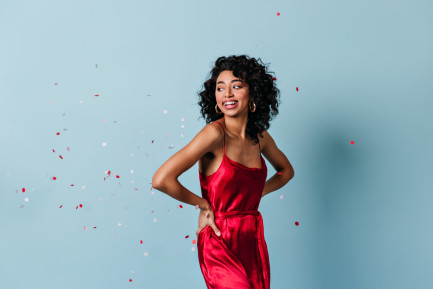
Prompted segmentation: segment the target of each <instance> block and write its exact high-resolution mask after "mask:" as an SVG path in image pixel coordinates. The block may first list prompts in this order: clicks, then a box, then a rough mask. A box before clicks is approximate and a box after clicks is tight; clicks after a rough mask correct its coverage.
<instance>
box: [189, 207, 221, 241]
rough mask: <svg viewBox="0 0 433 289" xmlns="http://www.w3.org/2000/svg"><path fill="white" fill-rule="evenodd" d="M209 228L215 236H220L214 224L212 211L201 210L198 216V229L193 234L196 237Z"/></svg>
mask: <svg viewBox="0 0 433 289" xmlns="http://www.w3.org/2000/svg"><path fill="white" fill-rule="evenodd" d="M206 226H211V227H212V229H213V230H214V232H215V234H216V235H217V236H221V232H220V230H219V229H218V227H217V226H216V224H215V217H214V214H213V211H212V209H211V208H210V207H209V209H201V210H200V214H199V215H198V229H197V231H196V232H195V234H196V235H197V237H198V235H199V234H200V232H201V231H202V230H203V229H204V228H205V227H206Z"/></svg>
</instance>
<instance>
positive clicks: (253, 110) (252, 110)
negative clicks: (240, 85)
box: [250, 101, 256, 112]
mask: <svg viewBox="0 0 433 289" xmlns="http://www.w3.org/2000/svg"><path fill="white" fill-rule="evenodd" d="M251 103H252V104H253V105H254V109H252V108H251ZM250 111H251V112H255V111H256V104H255V103H254V101H251V102H250Z"/></svg>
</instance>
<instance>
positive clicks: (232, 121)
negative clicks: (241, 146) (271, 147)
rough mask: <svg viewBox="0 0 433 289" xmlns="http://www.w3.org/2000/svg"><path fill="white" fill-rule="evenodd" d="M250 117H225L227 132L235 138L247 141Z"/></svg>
mask: <svg viewBox="0 0 433 289" xmlns="http://www.w3.org/2000/svg"><path fill="white" fill-rule="evenodd" d="M247 120H248V115H245V116H238V117H230V116H224V125H225V127H226V130H227V131H228V132H229V133H230V134H231V135H233V136H235V137H238V138H240V139H242V140H246V134H245V129H246V127H247Z"/></svg>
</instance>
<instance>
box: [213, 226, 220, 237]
mask: <svg viewBox="0 0 433 289" xmlns="http://www.w3.org/2000/svg"><path fill="white" fill-rule="evenodd" d="M212 228H213V230H214V232H215V234H216V235H217V236H221V232H220V230H219V229H218V227H217V226H216V225H212Z"/></svg>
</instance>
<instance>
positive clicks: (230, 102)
mask: <svg viewBox="0 0 433 289" xmlns="http://www.w3.org/2000/svg"><path fill="white" fill-rule="evenodd" d="M236 102H237V101H229V102H226V103H224V105H230V104H235V103H236Z"/></svg>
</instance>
